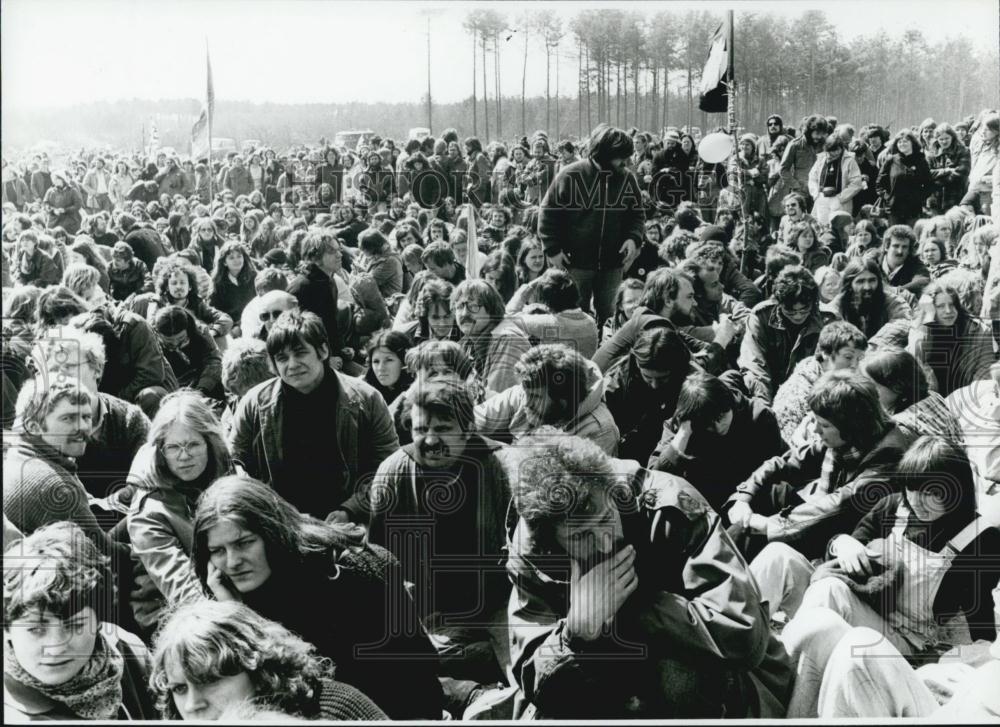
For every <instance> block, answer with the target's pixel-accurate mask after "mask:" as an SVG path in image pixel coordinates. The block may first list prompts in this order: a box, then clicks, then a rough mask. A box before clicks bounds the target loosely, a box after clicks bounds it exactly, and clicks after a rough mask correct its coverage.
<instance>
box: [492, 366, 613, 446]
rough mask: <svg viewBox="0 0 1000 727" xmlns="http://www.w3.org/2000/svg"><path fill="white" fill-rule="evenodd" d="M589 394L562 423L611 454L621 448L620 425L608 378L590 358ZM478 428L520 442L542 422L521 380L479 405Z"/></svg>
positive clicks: (567, 432) (505, 439)
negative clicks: (607, 399)
mask: <svg viewBox="0 0 1000 727" xmlns="http://www.w3.org/2000/svg"><path fill="white" fill-rule="evenodd" d="M587 363H588V368H587V383H588V392H587V396H586V398H585V399H584V400H583V401H582V402H579V403H576V402H572V403H573V404H575V405H576V410H575V412H574V416H573V419H572V420H571V421H569V422H568V423H566V424H563V425H560V427H559V428H560V429H561V430H562V431H564V432H565V433H566V434H572V435H574V436H577V437H583V438H584V439H589V440H590V441H592V442H594V443H595V444H596V445H597V446H599V447H600V448H601V449H603V450H604V451H605V452H606V453H607V454H609V455H611V456H614V455H615V454H616V453H617V452H618V436H619V434H618V427H617V426H615V420H614V418H613V417H612V416H611V412H609V411H608V407H607V406H606V405H605V404H604V379H603V377H602V376H601V370H600V369H599V368H597V364H595V363H593V362H592V361H588V362H587ZM475 414H476V416H475V418H476V431H477V432H478V433H479V434H482V435H483V436H484V437H489V438H491V439H496V440H499V441H503V442H511V441H514V442H516V441H517V440H518V439H519V438H520V437H522V436H524V435H526V434H528V433H530V432H531V431H533V430H534V429H535V428H537V427H538V426H540V424H541V422H539V421H538V418H537V416H536V415H535V414H534V412H532V411H531V410H530V409H529V408H528V394H527V392H525V390H524V387H523V386H522V385H521V384H517V385H515V386H512V387H510V388H509V389H507V390H506V391H502V392H500V393H499V394H496V395H494V396H491V397H490V398H488V399H487V400H486V401H484V402H483V403H482V404H479V405H477V406H476V413H475Z"/></svg>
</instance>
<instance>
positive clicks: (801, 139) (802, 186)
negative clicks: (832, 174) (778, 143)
mask: <svg viewBox="0 0 1000 727" xmlns="http://www.w3.org/2000/svg"><path fill="white" fill-rule="evenodd" d="M831 130H832V129H831V127H830V126H829V125H828V124H827V121H826V119H824V118H823V117H822V116H819V115H817V114H813V115H812V116H809V117H808V118H806V119H805V121H804V123H803V124H802V135H801V136H798V137H796V138H795V139H792V141H790V142H789V143H788V146H786V147H785V155H784V156H783V157H782V158H781V179H782V180H783V181H784V182H785V188H786V189H787V190H788V192H798V193H799V194H801V195H802V196H803V197H805V198H806V201H807V202H808V205H807V207H808V208H810V209H811V208H812V204H813V202H814V201H815V200H813V198H812V196H811V195H810V194H809V172H810V171H811V170H812V168H813V165H814V164H816V157H817V156H818V155H819V153H820V152H821V151H823V145H824V144H825V143H826V138H827V137H828V136H829V135H830V131H831Z"/></svg>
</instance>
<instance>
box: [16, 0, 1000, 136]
mask: <svg viewBox="0 0 1000 727" xmlns="http://www.w3.org/2000/svg"><path fill="white" fill-rule="evenodd" d="M721 19H722V18H721V16H720V15H718V14H713V13H709V12H706V11H688V12H685V13H674V12H670V11H669V10H666V11H662V12H660V13H657V14H655V15H652V16H645V15H642V14H640V13H637V12H631V11H627V10H620V9H587V10H583V11H581V12H580V13H578V14H577V15H576V16H574V17H573V18H572V19H571V21H570V22H569V23H568V24H564V23H563V22H562V20H561V19H560V18H559V17H558V16H556V15H555V14H554V13H552V12H551V11H548V10H538V11H529V12H527V13H526V14H525V15H522V16H519V17H516V18H515V17H507V16H505V15H504V14H503V13H500V12H498V11H495V10H488V9H481V8H480V9H476V10H474V11H472V12H470V13H468V15H467V16H466V18H465V22H464V27H465V29H466V31H467V32H468V34H469V36H468V38H469V40H470V41H471V42H470V44H469V48H470V52H471V55H472V59H471V60H472V63H471V64H470V68H471V74H470V80H469V87H470V94H469V96H468V97H467V98H466V99H465V100H464V101H461V102H458V103H452V104H441V103H436V102H433V100H432V104H431V108H430V111H431V117H432V120H431V123H430V124H428V103H427V101H428V99H427V97H426V94H425V95H424V96H423V98H422V99H421V100H420V101H414V102H411V103H352V102H335V101H331V102H330V103H314V104H274V103H267V102H260V103H255V102H250V101H223V100H217V102H216V108H215V124H214V133H215V135H216V136H219V137H233V138H235V139H237V140H238V141H240V140H243V139H261V140H263V141H264V142H265V143H267V144H268V145H271V146H274V147H276V148H279V149H280V148H282V147H287V146H289V145H291V144H298V143H308V144H315V143H317V142H318V141H319V139H320V138H327V139H329V138H332V136H333V134H335V133H336V132H337V131H340V130H346V129H363V128H370V129H374V130H376V131H378V132H379V133H381V134H383V135H388V136H390V137H393V138H396V139H405V138H406V134H407V131H408V130H409V129H410V128H411V127H416V126H428V125H430V126H431V128H432V130H433V132H434V133H438V132H440V131H441V129H443V128H445V127H449V126H453V127H456V128H457V129H458V130H459V133H460V134H462V135H463V136H465V135H476V136H480V137H482V138H485V139H496V138H501V139H506V140H509V139H512V138H515V137H518V136H521V135H524V134H530V133H531V132H532V131H534V130H536V129H545V130H546V131H547V132H548V134H549V137H550V138H551V139H559V138H566V137H571V138H575V137H579V136H582V135H585V134H586V133H587V132H588V131H589V130H590V129H591V128H593V127H594V126H595V125H596V124H598V123H600V122H602V121H607V122H609V123H613V124H615V125H618V126H622V127H626V128H627V127H631V126H636V127H638V128H640V129H646V130H653V131H657V132H658V131H659V130H660V129H662V128H663V127H665V126H667V125H675V126H683V125H686V124H693V125H696V126H701V127H702V129H704V130H705V131H707V130H708V129H710V128H711V127H714V126H717V125H721V124H724V123H725V115H724V114H704V113H702V112H700V111H698V108H697V97H698V84H699V82H700V75H701V69H702V65H703V64H704V62H705V58H706V57H707V53H708V44H709V39H710V38H711V36H712V34H713V32H714V31H715V29H716V28H717V27H718V24H719V23H720V22H721ZM735 25H736V40H735V48H736V80H737V118H738V123H739V124H740V125H742V126H744V127H746V128H747V129H748V130H753V131H760V130H762V129H763V128H764V121H765V119H766V118H767V116H768V115H769V114H771V113H779V114H781V115H782V116H783V117H784V119H785V122H786V124H797V122H798V120H799V119H800V118H801V117H802V116H804V115H806V114H809V113H812V112H818V113H823V114H826V115H833V116H836V117H838V118H839V119H840V120H841V121H844V122H851V123H854V124H856V125H861V124H864V123H868V122H876V123H880V124H883V125H886V126H889V127H891V128H893V129H896V128H899V127H900V126H902V125H911V124H917V123H919V122H920V121H922V120H923V119H924V118H927V117H933V118H935V119H937V120H939V121H941V120H949V121H954V120H957V119H958V118H960V117H962V116H965V115H968V114H976V113H978V112H979V111H981V110H982V109H983V108H986V107H993V108H995V107H996V106H997V104H998V96H1000V94H998V87H1000V58H998V54H997V50H996V49H995V48H994V49H991V50H989V51H983V50H980V49H977V48H975V47H974V46H973V44H972V43H971V42H970V41H969V40H968V39H966V38H962V37H956V38H949V39H946V40H941V41H938V42H935V43H932V42H930V41H928V40H927V39H926V38H925V37H924V35H923V34H922V33H921V32H919V31H916V30H907V31H903V32H902V33H901V34H898V35H894V36H893V35H889V34H888V33H886V32H884V31H883V32H880V33H878V34H876V35H873V36H863V37H856V38H849V39H845V38H843V37H841V36H840V34H839V33H838V32H837V30H836V28H835V27H834V26H833V24H832V23H831V22H830V21H829V19H828V18H827V16H826V15H825V14H824V13H823V12H822V11H813V10H811V11H806V12H803V13H802V14H801V15H799V16H797V17H794V18H788V17H785V16H777V15H773V14H769V13H737V14H736V21H735ZM514 28H516V30H515V29H514ZM512 36H513V41H512V40H511V39H512ZM529 43H537V44H540V45H541V47H543V48H544V50H545V57H546V63H545V67H544V68H535V67H529V66H528V64H527V46H528V44H529ZM411 70H412V72H413V77H414V80H413V83H414V86H415V88H421V89H423V88H425V87H426V83H427V79H426V76H424V75H423V74H422V73H421V66H420V64H417V63H414V64H413V65H412V66H411ZM529 73H531V74H542V73H544V74H545V77H546V94H545V95H544V96H541V97H535V98H528V97H526V95H524V94H523V93H522V95H521V96H509V95H501V94H498V93H497V91H498V89H499V88H500V87H501V78H502V77H505V76H506V74H516V75H517V76H519V77H520V78H521V80H522V88H524V86H526V80H527V77H528V74H529ZM567 74H568V75H567ZM560 76H562V78H563V79H565V78H574V79H575V80H576V84H575V85H576V86H577V88H578V89H579V92H578V93H577V94H575V95H566V94H562V95H560V96H556V95H555V94H554V92H553V91H552V89H554V88H556V87H558V86H557V84H558V83H559V82H560V81H559V78H560ZM432 80H433V79H432ZM562 85H563V86H565V81H562ZM216 91H217V93H219V92H220V91H221V90H220V89H216ZM200 107H201V100H199V99H175V100H160V101H148V100H128V101H116V102H104V101H102V102H95V103H91V104H83V105H77V106H72V107H69V108H63V109H57V110H55V109H37V110H35V109H30V110H29V109H18V108H12V107H11V106H10V104H4V106H3V111H2V113H3V144H4V147H5V148H7V149H10V148H19V147H20V148H23V147H28V146H31V145H33V144H36V143H38V142H39V141H42V140H51V141H55V142H59V143H61V144H66V145H71V146H93V145H110V146H112V147H115V148H122V147H124V148H134V149H138V148H140V147H141V146H142V145H143V144H144V143H145V142H148V140H149V134H150V126H151V123H153V122H155V124H156V126H157V128H158V132H159V137H160V143H161V145H164V146H173V147H174V148H176V149H177V150H178V151H180V152H181V153H185V152H186V151H187V150H188V148H189V141H190V130H191V125H192V124H193V123H194V121H195V119H196V118H197V115H198V113H199V110H200Z"/></svg>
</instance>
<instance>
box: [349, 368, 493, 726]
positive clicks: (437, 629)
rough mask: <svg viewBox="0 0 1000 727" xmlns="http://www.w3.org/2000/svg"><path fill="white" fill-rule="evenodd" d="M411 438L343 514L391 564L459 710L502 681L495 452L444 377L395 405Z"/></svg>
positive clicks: (463, 393) (423, 382) (461, 393)
mask: <svg viewBox="0 0 1000 727" xmlns="http://www.w3.org/2000/svg"><path fill="white" fill-rule="evenodd" d="M403 398H404V402H403V405H402V406H403V408H402V422H403V425H404V426H406V427H409V429H410V432H411V434H412V436H413V442H412V444H408V445H406V446H404V447H402V448H401V449H398V450H397V451H396V452H395V453H393V454H392V455H390V456H389V457H388V458H387V459H386V460H385V461H384V462H383V463H382V464H381V465H380V466H379V468H378V472H377V473H376V475H375V479H374V481H373V482H372V484H371V487H370V494H369V497H368V498H367V499H366V498H364V497H362V493H360V492H359V493H358V494H357V495H355V497H354V498H352V499H351V501H350V502H348V503H346V504H345V506H344V507H345V509H346V510H347V512H348V513H349V514H350V517H351V519H352V520H353V521H355V522H358V521H360V522H366V523H367V524H368V537H369V539H370V540H371V542H373V543H376V544H379V545H383V546H385V547H386V548H387V549H389V550H390V551H392V553H393V555H395V556H396V558H398V559H399V562H400V563H401V564H402V566H403V579H404V580H405V581H409V582H410V583H412V584H413V585H414V592H413V597H414V600H415V601H416V603H417V607H418V608H419V609H420V615H421V619H422V621H423V623H424V626H425V627H426V629H427V631H428V633H429V634H430V636H431V640H432V641H433V642H434V645H435V647H436V648H437V650H438V653H439V655H440V656H441V660H442V670H441V674H442V675H443V676H445V677H449V678H448V679H445V680H444V687H445V694H446V695H447V696H448V698H449V700H450V702H452V703H453V704H452V707H453V708H454V709H455V710H456V711H457V713H458V714H461V707H462V706H463V705H464V703H466V702H467V701H468V700H469V699H470V698H471V697H472V695H473V693H474V692H475V690H476V689H477V688H478V687H479V685H480V684H487V683H494V684H495V683H497V682H503V681H506V676H505V674H506V668H507V666H508V664H509V656H508V642H507V639H508V636H507V619H506V607H507V599H508V597H509V595H510V586H509V584H508V583H507V579H506V577H505V575H504V571H503V562H504V556H503V547H504V519H505V517H506V514H507V506H508V502H509V499H510V494H509V490H508V487H507V477H506V474H505V471H504V468H503V466H502V464H501V461H500V459H499V457H498V455H499V451H500V450H501V445H500V444H499V443H497V442H494V441H491V440H489V439H486V438H485V437H483V436H482V435H480V434H479V433H478V432H477V431H476V425H475V421H474V419H473V400H472V396H471V394H470V392H469V390H468V388H467V387H466V386H465V384H464V383H462V382H460V381H459V380H458V379H457V378H456V377H454V376H453V375H450V374H444V375H438V376H436V377H434V378H430V379H426V378H421V379H418V380H417V382H416V383H414V384H413V385H412V386H411V387H410V389H409V391H407V392H406V394H404V395H403Z"/></svg>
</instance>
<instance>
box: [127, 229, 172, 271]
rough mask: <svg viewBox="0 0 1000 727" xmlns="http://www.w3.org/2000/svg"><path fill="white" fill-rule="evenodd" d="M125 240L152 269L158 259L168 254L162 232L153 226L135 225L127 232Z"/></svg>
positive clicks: (136, 254)
mask: <svg viewBox="0 0 1000 727" xmlns="http://www.w3.org/2000/svg"><path fill="white" fill-rule="evenodd" d="M123 240H124V242H127V243H128V246H129V247H131V248H132V252H133V253H134V254H135V256H136V257H137V258H139V259H140V260H142V261H143V262H144V263H145V264H146V267H147V268H149V269H150V270H152V269H153V266H154V265H156V261H157V260H159V259H160V258H161V257H164V256H165V255H166V254H167V250H166V248H165V247H164V246H163V240H162V239H161V238H160V233H158V232H157V231H156V230H154V229H153V228H151V227H133V228H132V229H131V230H129V231H128V232H127V233H125V236H124V238H123Z"/></svg>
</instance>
